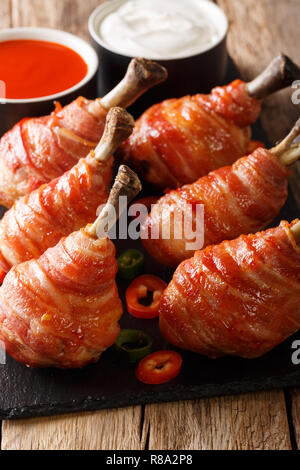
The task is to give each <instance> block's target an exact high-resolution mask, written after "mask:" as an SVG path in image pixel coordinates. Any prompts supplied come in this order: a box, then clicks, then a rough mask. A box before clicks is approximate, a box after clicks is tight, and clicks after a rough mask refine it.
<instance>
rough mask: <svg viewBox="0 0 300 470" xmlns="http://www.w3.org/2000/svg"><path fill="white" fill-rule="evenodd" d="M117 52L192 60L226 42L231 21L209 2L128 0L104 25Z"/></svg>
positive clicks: (105, 34) (109, 43)
mask: <svg viewBox="0 0 300 470" xmlns="http://www.w3.org/2000/svg"><path fill="white" fill-rule="evenodd" d="M99 29H100V30H99V34H100V37H101V39H102V40H103V41H104V42H105V43H106V44H107V46H108V47H109V48H110V49H112V50H113V51H114V52H118V53H120V54H124V55H128V56H132V57H145V58H147V59H163V58H164V59H173V58H174V59H175V58H180V57H189V56H193V55H196V54H199V53H201V52H203V51H205V50H208V49H210V48H211V47H213V46H214V45H216V44H217V43H218V42H220V41H221V40H222V38H223V37H224V36H225V34H226V31H227V21H226V18H225V16H224V15H223V14H222V12H221V11H220V10H218V9H217V7H216V6H215V5H214V4H212V3H211V2H209V1H207V0H128V1H127V2H125V3H123V4H121V6H120V5H119V6H118V8H117V9H116V10H115V11H113V12H112V13H110V14H108V15H107V16H106V17H105V18H104V19H103V21H102V22H101V24H100V27H99Z"/></svg>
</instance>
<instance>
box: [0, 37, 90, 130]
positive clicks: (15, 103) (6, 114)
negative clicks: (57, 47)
mask: <svg viewBox="0 0 300 470" xmlns="http://www.w3.org/2000/svg"><path fill="white" fill-rule="evenodd" d="M17 39H35V40H41V41H50V42H55V43H59V44H63V45H65V46H67V47H70V48H71V49H73V50H74V51H76V52H77V53H78V54H79V55H81V57H82V58H83V59H84V60H85V62H86V63H87V65H88V73H87V75H86V77H85V78H84V79H83V80H82V81H81V82H80V83H78V84H77V85H75V86H74V87H72V88H70V89H69V90H66V91H63V92H61V93H57V94H56V95H51V96H48V97H47V96H46V97H43V98H35V99H26V100H13V99H6V98H5V96H3V93H1V95H2V96H1V98H0V102H1V105H0V108H1V113H0V136H1V135H3V134H4V133H5V132H7V131H8V130H10V129H11V128H12V127H13V126H14V125H15V124H16V123H17V122H19V121H20V120H21V119H23V118H28V117H39V116H44V115H47V114H50V113H51V112H52V111H53V109H54V102H55V101H59V102H60V103H61V104H62V105H66V104H69V103H71V101H73V100H74V99H76V98H77V97H78V96H84V97H86V98H92V99H94V98H95V97H96V96H97V70H98V66H99V61H98V57H97V54H96V53H95V51H94V50H93V48H92V47H91V46H90V45H89V44H88V43H86V42H85V41H83V40H82V39H80V38H78V37H76V36H74V35H72V34H69V33H65V32H64V31H57V30H54V29H47V28H10V29H5V30H2V31H1V32H0V42H2V41H7V40H17Z"/></svg>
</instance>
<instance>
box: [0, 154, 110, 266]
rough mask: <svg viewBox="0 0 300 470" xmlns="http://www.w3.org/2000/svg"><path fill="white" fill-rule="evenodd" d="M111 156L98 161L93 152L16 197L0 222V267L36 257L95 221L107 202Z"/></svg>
mask: <svg viewBox="0 0 300 470" xmlns="http://www.w3.org/2000/svg"><path fill="white" fill-rule="evenodd" d="M112 165H113V158H111V159H110V160H109V161H108V162H107V163H99V162H97V161H96V160H95V158H94V152H93V151H92V152H91V153H90V155H89V156H88V157H87V158H85V159H82V160H80V161H79V162H78V163H77V165H76V166H74V167H73V168H72V169H71V170H70V171H68V172H66V173H65V174H63V175H62V176H61V177H60V178H57V179H56V180H53V181H52V182H51V183H49V184H48V185H43V186H41V187H40V188H39V189H36V190H35V191H33V192H31V193H30V194H29V195H27V196H24V197H23V198H21V199H19V200H18V201H17V202H16V203H15V204H14V206H13V207H12V208H11V209H10V210H9V211H8V212H6V214H5V215H4V217H3V219H2V220H1V222H0V268H1V269H2V271H3V272H4V273H7V272H8V271H9V270H10V268H11V267H12V266H14V265H17V264H19V263H22V262H24V261H27V260H30V259H31V258H38V257H39V256H40V255H41V254H42V253H44V251H46V250H47V249H48V248H50V247H53V246H55V245H56V244H57V243H58V241H59V240H60V239H61V238H62V237H63V236H66V235H69V234H70V233H72V232H74V231H76V230H79V229H80V228H81V227H83V226H85V225H86V224H88V223H90V222H92V221H94V220H95V217H96V211H97V208H98V206H100V205H101V204H104V203H106V201H107V198H108V194H109V188H110V184H111V179H112Z"/></svg>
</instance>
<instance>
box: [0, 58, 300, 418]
mask: <svg viewBox="0 0 300 470" xmlns="http://www.w3.org/2000/svg"><path fill="white" fill-rule="evenodd" d="M235 77H237V71H236V70H235V68H234V65H233V63H232V62H231V61H230V62H229V68H228V76H227V78H226V82H229V81H230V80H231V79H233V78H235ZM254 138H256V139H259V140H263V141H266V138H265V135H264V132H263V130H262V127H261V126H260V124H257V125H256V126H255V128H254ZM298 215H299V209H298V207H297V205H296V202H295V200H294V198H293V196H292V195H291V194H290V196H289V199H288V201H287V204H286V205H285V207H284V209H283V210H282V211H281V214H280V216H279V217H278V219H277V220H276V221H274V223H273V225H274V226H276V225H277V224H278V223H279V222H280V220H282V219H288V220H292V219H293V218H296V217H297V216H298ZM116 246H117V251H118V254H120V253H122V252H123V251H124V250H126V249H128V248H130V247H136V248H139V249H141V250H142V251H144V250H143V248H142V244H141V243H140V242H133V241H118V242H117V243H116ZM145 255H146V269H145V271H146V272H147V273H153V274H158V275H159V276H161V277H162V278H164V279H165V280H166V281H169V280H170V278H171V276H172V272H171V271H170V270H168V269H166V268H164V267H162V266H160V265H159V264H158V263H156V262H155V261H153V260H152V259H151V258H150V257H149V256H148V255H147V254H146V253H145ZM118 286H119V289H120V295H121V297H122V300H123V304H124V306H125V305H126V303H125V299H124V294H125V290H126V288H127V286H128V283H127V282H124V281H120V280H118ZM121 327H122V328H137V329H141V330H144V331H146V332H148V333H149V334H150V336H152V338H153V340H154V350H158V349H165V348H170V346H168V345H167V343H166V342H165V341H164V340H163V338H162V337H161V335H160V333H159V328H158V322H157V320H153V321H142V320H137V319H134V318H133V317H131V316H130V315H128V314H127V313H126V312H125V313H124V316H123V318H122V320H121ZM297 338H298V339H300V334H298V335H296V337H295V338H290V339H289V340H287V341H286V342H285V343H284V344H282V345H281V346H279V347H278V348H276V349H275V350H274V351H272V352H271V353H270V354H268V355H266V356H264V357H262V358H260V359H257V360H251V361H249V360H243V359H239V358H223V359H219V360H216V361H213V360H210V359H207V358H205V357H202V356H198V355H196V354H193V353H188V352H182V351H181V354H182V355H183V364H184V365H183V369H182V372H181V374H180V376H179V377H178V378H177V379H176V380H175V381H173V382H171V383H169V384H165V385H160V386H147V385H143V384H142V383H140V382H139V381H138V380H136V378H135V375H134V367H133V366H129V365H127V364H126V365H124V363H122V362H120V360H119V359H118V357H117V356H116V354H115V353H114V350H113V349H110V350H109V351H107V352H106V353H105V354H104V355H103V356H102V358H101V360H100V362H99V363H98V364H96V365H93V366H89V367H87V368H86V369H84V370H80V371H60V370H54V369H47V370H33V369H28V368H26V367H24V366H23V365H21V364H18V363H17V362H15V361H14V360H13V359H11V358H7V363H6V364H5V365H0V384H1V394H0V419H16V418H29V417H38V416H49V415H56V414H62V413H72V412H77V411H92V410H99V409H104V408H114V407H123V406H130V405H138V404H149V403H160V402H167V401H174V400H182V399H183V400H186V399H193V398H201V397H211V396H218V395H225V394H237V393H246V392H253V391H258V390H266V389H274V388H282V387H291V386H299V385H300V366H298V367H297V366H294V365H293V364H292V360H291V358H292V354H293V352H294V351H293V349H292V343H293V341H294V340H295V339H297Z"/></svg>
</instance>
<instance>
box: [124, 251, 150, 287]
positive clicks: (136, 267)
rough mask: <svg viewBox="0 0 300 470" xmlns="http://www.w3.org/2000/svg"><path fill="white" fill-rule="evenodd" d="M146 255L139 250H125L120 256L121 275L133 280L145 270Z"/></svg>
mask: <svg viewBox="0 0 300 470" xmlns="http://www.w3.org/2000/svg"><path fill="white" fill-rule="evenodd" d="M144 259H145V257H144V255H143V253H141V252H140V251H139V250H128V251H125V253H123V254H122V255H121V256H120V257H119V258H118V267H119V271H118V273H119V276H120V277H121V278H122V279H127V280H132V279H134V278H135V277H137V276H139V275H140V274H141V273H142V272H143V267H144Z"/></svg>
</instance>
